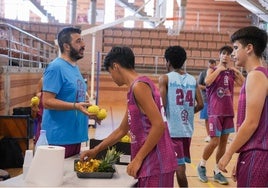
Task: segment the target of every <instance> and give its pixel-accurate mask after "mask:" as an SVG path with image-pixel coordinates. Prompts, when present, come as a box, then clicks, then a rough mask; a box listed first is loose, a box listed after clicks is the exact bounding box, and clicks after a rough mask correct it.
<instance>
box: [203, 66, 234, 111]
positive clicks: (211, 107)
mask: <svg viewBox="0 0 268 188" xmlns="http://www.w3.org/2000/svg"><path fill="white" fill-rule="evenodd" d="M234 79H235V76H234V71H233V70H225V71H222V72H221V73H220V74H219V75H218V76H217V78H216V79H215V80H214V82H213V83H212V84H211V85H210V86H207V88H206V92H207V98H208V115H209V116H234V109H233V92H234Z"/></svg>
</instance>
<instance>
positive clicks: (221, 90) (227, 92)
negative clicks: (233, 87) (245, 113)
mask: <svg viewBox="0 0 268 188" xmlns="http://www.w3.org/2000/svg"><path fill="white" fill-rule="evenodd" d="M217 96H218V97H220V98H222V97H224V96H231V92H230V90H229V89H228V88H225V89H224V88H222V87H219V88H218V89H217Z"/></svg>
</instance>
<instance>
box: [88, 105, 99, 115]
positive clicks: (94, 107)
mask: <svg viewBox="0 0 268 188" xmlns="http://www.w3.org/2000/svg"><path fill="white" fill-rule="evenodd" d="M99 110H100V108H99V107H98V106H97V105H91V106H89V107H88V108H87V111H88V112H89V113H94V114H98V112H99Z"/></svg>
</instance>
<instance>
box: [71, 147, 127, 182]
mask: <svg viewBox="0 0 268 188" xmlns="http://www.w3.org/2000/svg"><path fill="white" fill-rule="evenodd" d="M121 154H123V153H121V152H117V151H116V149H115V147H112V149H110V148H108V150H107V153H106V155H105V157H104V158H103V159H101V160H99V159H90V160H86V161H80V160H79V159H75V160H74V171H75V172H76V174H77V177H78V178H112V177H113V174H114V172H115V171H116V170H115V167H114V164H115V162H116V161H117V160H118V158H119V157H120V155H121Z"/></svg>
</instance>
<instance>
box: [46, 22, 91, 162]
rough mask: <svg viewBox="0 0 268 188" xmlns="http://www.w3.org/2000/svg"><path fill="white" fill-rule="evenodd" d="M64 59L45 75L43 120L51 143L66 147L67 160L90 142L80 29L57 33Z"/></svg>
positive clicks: (50, 65)
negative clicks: (82, 71)
mask: <svg viewBox="0 0 268 188" xmlns="http://www.w3.org/2000/svg"><path fill="white" fill-rule="evenodd" d="M57 39H58V45H59V49H60V51H61V56H60V57H58V58H56V59H54V60H53V61H52V62H51V63H50V64H49V65H48V67H47V68H46V70H45V72H44V75H43V105H44V112H43V119H42V129H44V130H46V133H47V139H48V143H49V144H50V145H59V146H63V147H65V157H70V156H72V155H76V154H79V153H80V147H81V142H85V141H87V140H88V117H89V116H92V117H93V118H94V117H95V115H94V114H90V113H88V112H87V109H86V107H87V106H89V105H90V104H89V103H86V102H85V97H86V92H87V87H86V84H85V81H84V78H83V77H82V75H81V73H80V70H79V68H78V66H77V64H76V63H77V60H79V59H81V58H83V56H84V50H85V43H84V41H83V39H82V37H81V30H80V29H78V28H74V27H67V28H64V29H62V30H61V31H60V32H59V34H58V38H57Z"/></svg>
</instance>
